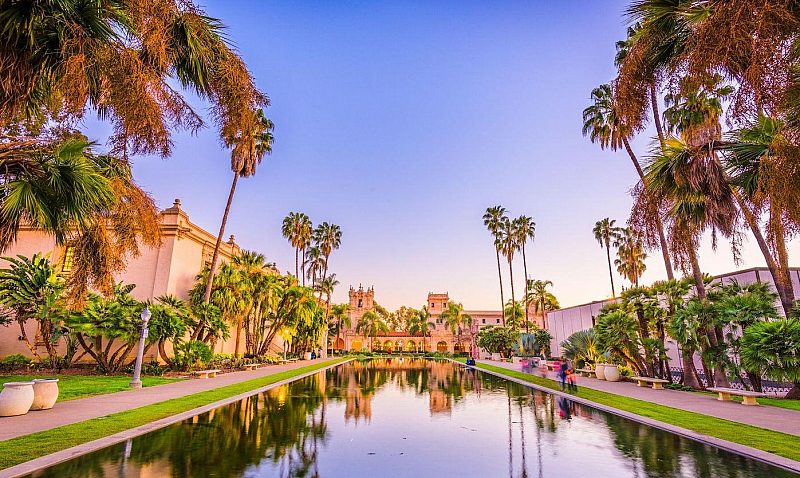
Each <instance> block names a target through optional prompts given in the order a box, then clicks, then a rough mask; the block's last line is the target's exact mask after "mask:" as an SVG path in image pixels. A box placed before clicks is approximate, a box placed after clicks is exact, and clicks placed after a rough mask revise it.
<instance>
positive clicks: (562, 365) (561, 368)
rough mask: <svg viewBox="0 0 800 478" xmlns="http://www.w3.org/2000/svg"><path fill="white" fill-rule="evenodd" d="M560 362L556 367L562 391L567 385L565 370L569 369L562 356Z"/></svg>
mask: <svg viewBox="0 0 800 478" xmlns="http://www.w3.org/2000/svg"><path fill="white" fill-rule="evenodd" d="M560 362H561V363H560V364H559V367H558V380H559V381H560V382H561V391H562V392H563V391H564V389H565V388H566V385H567V370H569V366H568V365H567V360H566V359H565V358H564V357H561V361H560Z"/></svg>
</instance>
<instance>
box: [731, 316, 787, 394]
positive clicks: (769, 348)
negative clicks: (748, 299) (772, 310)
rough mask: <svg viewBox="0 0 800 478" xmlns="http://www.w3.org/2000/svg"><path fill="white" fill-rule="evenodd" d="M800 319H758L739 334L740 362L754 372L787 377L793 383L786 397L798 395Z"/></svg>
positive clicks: (780, 377) (779, 379) (774, 376)
mask: <svg viewBox="0 0 800 478" xmlns="http://www.w3.org/2000/svg"><path fill="white" fill-rule="evenodd" d="M799 351H800V319H797V318H796V317H790V318H787V319H779V320H771V321H767V322H757V323H755V324H753V325H751V326H749V327H747V329H746V330H745V331H744V335H743V336H742V351H741V355H742V365H743V366H744V368H745V369H746V370H748V371H750V372H753V373H754V374H758V375H760V374H762V373H763V374H765V375H766V376H767V377H769V378H771V379H773V380H778V381H787V382H791V383H792V384H794V387H793V388H792V389H791V390H790V391H789V393H787V394H786V397H785V398H795V399H798V398H800V352H799Z"/></svg>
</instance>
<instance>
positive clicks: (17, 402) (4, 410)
mask: <svg viewBox="0 0 800 478" xmlns="http://www.w3.org/2000/svg"><path fill="white" fill-rule="evenodd" d="M31 405H33V382H7V383H5V384H3V391H2V392H0V417H13V416H14V415H25V414H26V413H28V410H30V409H31Z"/></svg>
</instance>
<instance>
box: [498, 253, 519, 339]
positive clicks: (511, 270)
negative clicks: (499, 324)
mask: <svg viewBox="0 0 800 478" xmlns="http://www.w3.org/2000/svg"><path fill="white" fill-rule="evenodd" d="M508 273H509V284H510V286H511V318H512V320H513V319H514V314H515V312H514V307H515V306H516V305H517V300H516V296H515V295H514V266H513V265H512V264H511V259H509V260H508ZM503 310H504V309H500V311H501V312H502V311H503ZM503 317H505V314H503ZM503 320H504V323H503V326H504V327H505V319H503Z"/></svg>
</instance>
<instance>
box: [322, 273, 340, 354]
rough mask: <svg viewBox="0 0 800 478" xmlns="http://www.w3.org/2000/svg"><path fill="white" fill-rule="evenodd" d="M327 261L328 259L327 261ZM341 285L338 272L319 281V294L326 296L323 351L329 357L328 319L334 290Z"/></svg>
mask: <svg viewBox="0 0 800 478" xmlns="http://www.w3.org/2000/svg"><path fill="white" fill-rule="evenodd" d="M326 263H327V261H326ZM338 285H339V281H338V280H336V274H331V275H329V276H328V277H324V278H322V279H321V280H320V281H319V282H318V283H317V290H319V295H320V297H322V296H323V295H324V296H325V328H324V329H323V339H322V343H323V344H324V345H323V351H322V357H323V358H327V357H328V321H329V320H330V313H331V295H332V294H333V290H334V289H335V288H336V286H338Z"/></svg>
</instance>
